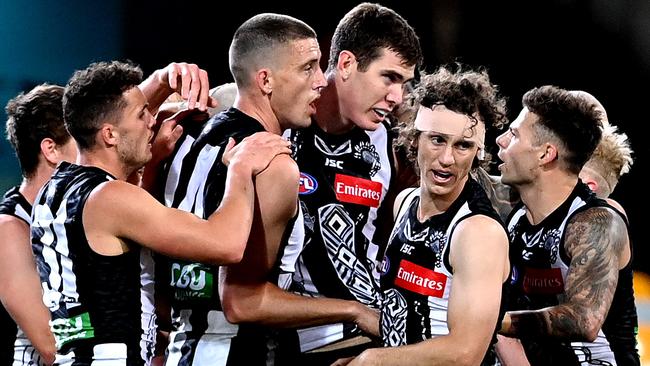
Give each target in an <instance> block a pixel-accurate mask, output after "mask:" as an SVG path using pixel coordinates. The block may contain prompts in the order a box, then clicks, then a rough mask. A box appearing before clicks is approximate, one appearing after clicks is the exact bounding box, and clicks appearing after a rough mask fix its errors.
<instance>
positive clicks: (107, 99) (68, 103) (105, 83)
mask: <svg viewBox="0 0 650 366" xmlns="http://www.w3.org/2000/svg"><path fill="white" fill-rule="evenodd" d="M141 81H142V70H140V68H139V67H138V66H136V65H134V64H132V63H130V62H119V61H111V62H96V63H92V64H90V66H88V67H87V68H86V69H84V70H78V71H76V72H75V73H74V75H72V78H70V81H68V84H67V85H66V87H65V94H64V95H63V113H64V118H65V125H66V128H67V129H68V131H69V132H70V135H72V137H74V139H75V140H76V141H77V145H78V146H79V149H80V150H85V149H88V148H91V147H92V146H93V145H94V144H95V134H96V133H97V131H98V130H99V128H100V127H101V123H102V121H104V120H105V119H110V118H119V114H120V113H121V112H122V110H123V108H124V107H125V106H126V101H124V98H123V93H124V92H125V91H127V90H130V89H131V88H133V87H135V86H137V85H138V84H140V82H141Z"/></svg>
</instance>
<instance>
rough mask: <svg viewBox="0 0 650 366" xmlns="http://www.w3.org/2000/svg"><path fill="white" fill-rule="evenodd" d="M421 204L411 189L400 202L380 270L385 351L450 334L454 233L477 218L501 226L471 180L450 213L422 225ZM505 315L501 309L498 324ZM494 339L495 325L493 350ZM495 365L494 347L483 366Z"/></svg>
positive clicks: (482, 192)
mask: <svg viewBox="0 0 650 366" xmlns="http://www.w3.org/2000/svg"><path fill="white" fill-rule="evenodd" d="M419 202H420V189H419V188H415V189H413V191H412V192H410V193H409V194H408V195H407V197H406V198H405V200H404V201H403V202H402V204H401V207H400V210H399V212H398V216H397V218H396V221H395V226H394V228H393V232H392V234H391V239H390V241H389V243H388V247H387V249H386V254H385V257H384V262H383V264H382V275H381V289H382V292H383V300H382V305H381V328H380V332H381V338H382V341H383V343H384V346H386V347H397V346H402V345H407V344H414V343H418V342H421V341H424V340H426V339H430V338H435V337H438V336H444V335H447V334H448V333H449V326H448V324H447V311H448V305H449V304H448V302H449V294H450V293H451V289H452V287H453V280H454V270H453V268H452V266H451V264H450V262H449V251H450V250H451V249H450V243H451V239H452V236H453V235H454V230H455V228H456V227H457V226H458V224H459V223H460V222H461V221H462V220H465V219H467V218H469V217H472V216H474V215H485V216H488V217H491V218H493V219H494V220H496V221H498V222H500V220H499V218H498V216H497V214H496V212H495V211H494V209H493V208H492V206H491V204H490V201H489V199H488V198H487V196H486V194H485V192H484V191H483V189H482V188H481V187H480V186H479V185H478V183H476V182H475V181H474V180H473V179H471V178H469V179H468V181H467V183H466V184H465V187H464V188H463V190H462V192H461V194H460V196H459V197H458V198H457V199H456V200H455V201H454V202H453V203H452V204H451V206H450V207H449V209H447V210H446V211H445V212H443V213H441V214H437V215H434V216H432V217H430V218H428V219H427V220H425V221H424V222H420V221H419V220H418V218H417V212H418V205H419ZM474 245H478V246H480V245H481V243H480V242H477V243H475V244H474ZM504 290H505V284H504ZM504 310H505V309H504V308H503V307H502V308H501V309H500V313H499V322H498V323H497V324H500V321H501V319H502V317H503V313H504ZM495 337H496V324H495V336H493V340H492V344H494V342H495V340H496V338H495ZM493 364H495V353H494V347H493V346H490V347H489V349H488V352H487V353H486V355H485V357H484V359H483V363H482V365H493Z"/></svg>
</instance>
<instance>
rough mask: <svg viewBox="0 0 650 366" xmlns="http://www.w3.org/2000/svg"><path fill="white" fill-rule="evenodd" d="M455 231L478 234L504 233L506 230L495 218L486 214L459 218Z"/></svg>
mask: <svg viewBox="0 0 650 366" xmlns="http://www.w3.org/2000/svg"><path fill="white" fill-rule="evenodd" d="M456 230H457V231H461V232H463V233H469V234H479V235H487V236H492V235H497V236H498V235H501V234H503V235H506V230H505V228H504V227H503V225H501V223H500V222H499V221H497V220H496V219H494V218H492V217H489V216H487V215H482V214H479V215H472V216H470V217H467V218H465V219H463V220H461V221H460V222H459V223H458V226H457V227H456Z"/></svg>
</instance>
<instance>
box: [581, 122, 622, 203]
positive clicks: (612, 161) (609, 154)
mask: <svg viewBox="0 0 650 366" xmlns="http://www.w3.org/2000/svg"><path fill="white" fill-rule="evenodd" d="M632 163H633V159H632V148H631V147H630V142H629V141H628V139H627V135H626V134H624V133H619V132H618V128H616V126H614V125H610V124H609V123H605V124H603V137H602V139H601V140H600V143H599V144H598V146H596V149H595V150H594V153H593V154H592V155H591V158H590V159H589V160H588V161H587V163H586V164H585V166H584V168H589V169H591V170H593V171H594V172H596V173H598V174H599V175H600V176H601V177H603V179H604V180H605V182H606V183H607V187H603V188H607V190H606V192H604V196H609V195H610V194H611V193H612V192H613V191H614V188H615V187H616V184H618V180H619V179H620V178H621V176H622V175H623V174H625V173H627V172H629V171H630V167H631V166H632Z"/></svg>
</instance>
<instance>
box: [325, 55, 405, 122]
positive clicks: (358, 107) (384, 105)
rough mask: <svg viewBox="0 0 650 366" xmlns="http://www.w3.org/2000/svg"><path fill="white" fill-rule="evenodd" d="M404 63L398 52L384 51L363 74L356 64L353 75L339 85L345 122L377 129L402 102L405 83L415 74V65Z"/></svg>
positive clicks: (352, 67) (351, 70) (352, 69)
mask: <svg viewBox="0 0 650 366" xmlns="http://www.w3.org/2000/svg"><path fill="white" fill-rule="evenodd" d="M403 61H404V60H403V59H402V57H400V56H399V55H398V54H397V53H395V52H393V51H390V50H383V51H382V54H381V56H380V57H379V58H377V59H375V60H374V61H372V62H371V63H370V64H369V65H368V68H367V69H366V70H365V71H360V70H359V69H358V63H356V62H355V63H354V64H353V65H351V66H350V73H349V76H348V77H347V79H346V80H345V81H344V82H342V83H341V85H340V86H337V89H338V92H339V106H340V111H341V117H342V118H343V120H344V121H349V122H350V123H353V124H354V125H356V126H358V127H360V128H362V129H364V130H371V131H374V130H376V129H377V128H378V127H379V124H380V123H381V122H382V121H383V120H384V119H385V118H386V115H388V113H390V112H391V111H392V110H393V109H395V108H397V106H398V105H399V104H401V103H402V99H403V97H404V89H405V88H404V86H405V83H407V82H409V81H410V80H411V79H413V76H414V75H415V74H414V73H415V66H405V65H404V63H403Z"/></svg>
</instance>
